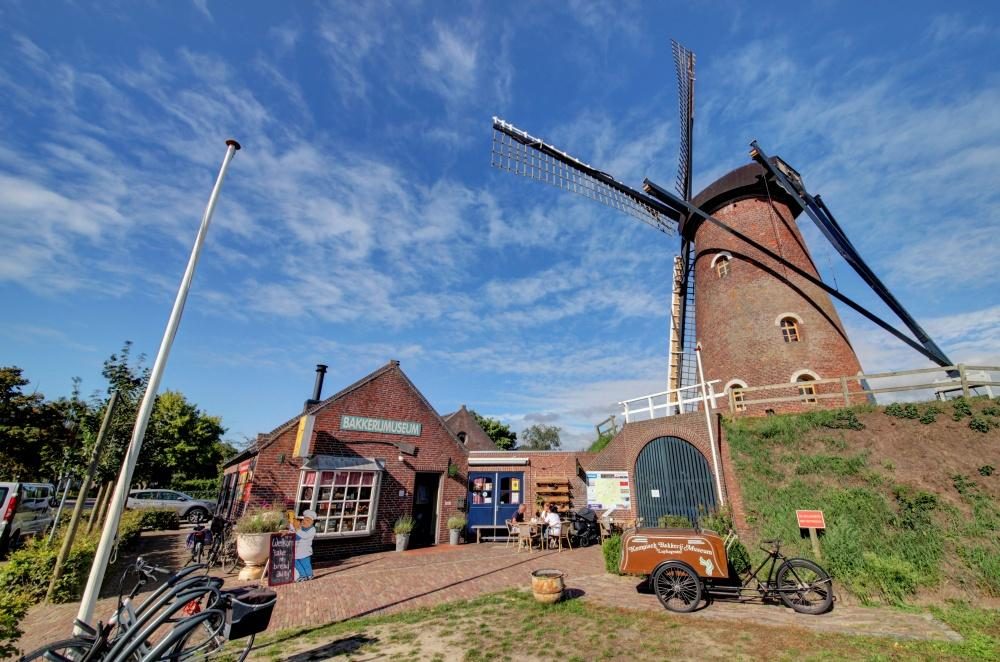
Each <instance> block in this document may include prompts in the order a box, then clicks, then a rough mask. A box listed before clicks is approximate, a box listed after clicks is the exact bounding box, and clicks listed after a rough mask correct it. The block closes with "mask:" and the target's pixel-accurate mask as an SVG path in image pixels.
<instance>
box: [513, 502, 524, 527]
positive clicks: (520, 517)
mask: <svg viewBox="0 0 1000 662" xmlns="http://www.w3.org/2000/svg"><path fill="white" fill-rule="evenodd" d="M525 510H526V509H525V507H524V504H523V503H522V504H521V505H520V506H518V507H517V512H516V513H514V521H515V522H517V523H518V524H521V523H523V522H524V511H525Z"/></svg>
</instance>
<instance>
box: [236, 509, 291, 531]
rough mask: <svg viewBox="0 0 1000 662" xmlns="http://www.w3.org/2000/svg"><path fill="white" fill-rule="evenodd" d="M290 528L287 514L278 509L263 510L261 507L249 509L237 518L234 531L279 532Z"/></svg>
mask: <svg viewBox="0 0 1000 662" xmlns="http://www.w3.org/2000/svg"><path fill="white" fill-rule="evenodd" d="M287 528H288V522H287V521H286V520H285V514H284V513H283V512H281V511H280V510H277V509H270V510H263V509H260V508H256V509H251V510H248V511H247V512H246V513H244V514H243V517H241V518H239V519H238V520H236V525H235V526H234V527H233V531H235V532H236V533H278V532H279V531H284V530H285V529H287Z"/></svg>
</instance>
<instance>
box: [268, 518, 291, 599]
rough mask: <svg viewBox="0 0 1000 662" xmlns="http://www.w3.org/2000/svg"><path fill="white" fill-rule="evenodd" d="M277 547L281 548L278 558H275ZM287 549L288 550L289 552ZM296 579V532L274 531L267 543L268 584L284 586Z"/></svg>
mask: <svg viewBox="0 0 1000 662" xmlns="http://www.w3.org/2000/svg"><path fill="white" fill-rule="evenodd" d="M275 543H278V545H276V544H275ZM276 549H278V550H281V551H280V552H279V555H278V556H279V558H277V559H276V558H275V550H276ZM285 550H287V554H286V552H285ZM276 561H277V562H276ZM294 581H295V533H294V532H292V531H282V532H280V533H272V534H271V537H270V539H269V540H268V544H267V585H268V586H282V585H283V584H291V583H292V582H294Z"/></svg>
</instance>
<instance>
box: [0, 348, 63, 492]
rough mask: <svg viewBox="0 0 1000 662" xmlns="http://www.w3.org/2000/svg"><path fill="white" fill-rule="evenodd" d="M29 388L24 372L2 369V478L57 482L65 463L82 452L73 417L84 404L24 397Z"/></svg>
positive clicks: (15, 369)
mask: <svg viewBox="0 0 1000 662" xmlns="http://www.w3.org/2000/svg"><path fill="white" fill-rule="evenodd" d="M28 384H29V382H28V380H27V379H25V378H24V376H23V370H22V369H21V368H18V367H17V366H2V367H0V467H3V478H7V479H10V478H20V479H21V480H29V481H31V480H50V481H52V482H55V479H56V478H57V477H58V475H59V470H60V468H61V467H62V465H63V463H64V462H65V461H67V460H71V459H72V456H73V454H74V453H75V452H77V451H78V449H79V444H77V443H75V440H76V431H75V430H74V428H73V417H74V416H76V415H78V410H79V408H80V407H79V406H80V405H83V403H80V402H79V400H78V399H76V398H73V399H61V400H57V401H55V402H48V401H46V400H45V396H44V395H42V394H41V393H38V392H34V393H30V394H26V393H24V391H23V387H25V386H27V385H28ZM74 393H75V391H74Z"/></svg>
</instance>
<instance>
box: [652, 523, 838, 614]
mask: <svg viewBox="0 0 1000 662" xmlns="http://www.w3.org/2000/svg"><path fill="white" fill-rule="evenodd" d="M760 549H762V550H763V551H765V552H767V558H766V559H764V561H763V562H761V564H760V565H759V566H757V569H756V570H753V571H752V572H750V574H748V575H747V576H746V578H745V579H744V580H743V582H742V583H741V584H738V585H733V584H724V583H718V582H715V581H706V582H705V589H706V592H707V593H709V594H710V595H712V596H714V597H728V598H738V599H740V600H745V599H748V598H760V599H763V600H767V599H774V598H775V597H777V598H778V599H780V600H781V601H782V602H783V603H785V605H786V606H788V607H790V608H791V609H794V610H795V611H797V612H799V613H800V614H822V613H824V612H826V611H828V610H829V609H830V606H831V605H832V604H833V579H832V578H831V577H830V574H829V573H828V572H827V571H826V570H824V569H823V568H821V567H820V566H819V565H818V564H816V563H814V562H812V561H810V560H809V559H802V558H788V557H786V556H785V555H784V554H782V553H781V541H780V540H764V541H763V542H762V544H761V546H760ZM765 565H768V569H767V578H766V579H764V580H763V581H761V579H760V577H761V574H760V571H761V570H763V568H764V566H765ZM654 585H655V579H654ZM658 595H659V592H658ZM661 602H662V598H661Z"/></svg>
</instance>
